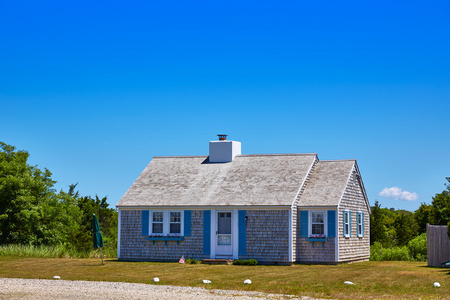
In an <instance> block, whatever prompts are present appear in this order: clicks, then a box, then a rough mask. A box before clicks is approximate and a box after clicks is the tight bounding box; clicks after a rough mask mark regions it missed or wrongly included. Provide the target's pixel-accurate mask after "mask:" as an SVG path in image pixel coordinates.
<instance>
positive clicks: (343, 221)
mask: <svg viewBox="0 0 450 300" xmlns="http://www.w3.org/2000/svg"><path fill="white" fill-rule="evenodd" d="M345 213H346V211H345V210H344V211H343V212H342V223H343V224H344V228H343V230H342V232H343V233H344V237H345V225H346V224H347V222H346V220H345Z"/></svg>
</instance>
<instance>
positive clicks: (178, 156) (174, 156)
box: [153, 155, 208, 158]
mask: <svg viewBox="0 0 450 300" xmlns="http://www.w3.org/2000/svg"><path fill="white" fill-rule="evenodd" d="M202 157H203V158H204V157H208V155H172V156H170V155H168V156H153V158H202Z"/></svg>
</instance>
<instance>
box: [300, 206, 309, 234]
mask: <svg viewBox="0 0 450 300" xmlns="http://www.w3.org/2000/svg"><path fill="white" fill-rule="evenodd" d="M300 237H308V211H307V210H302V211H300Z"/></svg>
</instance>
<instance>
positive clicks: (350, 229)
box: [348, 210, 352, 236]
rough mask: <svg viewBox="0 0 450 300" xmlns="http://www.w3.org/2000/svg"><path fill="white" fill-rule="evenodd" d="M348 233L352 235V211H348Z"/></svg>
mask: <svg viewBox="0 0 450 300" xmlns="http://www.w3.org/2000/svg"><path fill="white" fill-rule="evenodd" d="M348 235H349V236H352V211H351V210H349V211H348Z"/></svg>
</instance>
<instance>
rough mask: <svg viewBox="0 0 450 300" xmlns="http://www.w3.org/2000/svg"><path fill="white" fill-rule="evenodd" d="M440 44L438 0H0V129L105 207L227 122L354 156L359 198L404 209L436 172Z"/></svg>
mask: <svg viewBox="0 0 450 300" xmlns="http://www.w3.org/2000/svg"><path fill="white" fill-rule="evenodd" d="M449 53H450V2H448V1H445V0H442V1H439V0H429V1H384V0H381V1H371V2H368V1H344V2H336V1H284V2H283V1H127V2H124V1H62V2H61V1H46V0H42V1H37V2H36V1H20V0H19V1H8V0H5V1H2V2H0V141H3V142H5V143H7V144H11V145H14V146H16V147H17V148H18V149H24V150H27V151H29V153H30V155H31V156H30V163H31V164H33V165H38V166H39V167H42V168H44V167H46V168H48V169H49V170H50V171H51V172H52V173H53V178H54V179H55V180H57V181H58V184H57V185H56V187H57V189H58V190H59V189H64V190H67V186H68V185H69V184H72V183H77V182H78V188H79V190H80V193H81V194H82V195H92V196H94V195H95V194H98V195H99V196H101V197H103V196H105V195H107V196H108V199H109V203H110V205H111V206H114V205H115V204H116V203H117V201H118V200H119V199H120V197H121V196H122V195H123V193H125V191H126V190H127V189H128V187H129V186H130V185H131V184H132V182H133V181H134V180H135V179H136V177H137V176H138V175H139V174H140V172H141V171H142V170H143V169H144V168H145V166H146V165H147V164H148V163H149V162H150V160H151V159H152V157H153V156H157V155H207V153H208V142H209V141H210V140H215V139H216V134H218V133H226V134H228V135H229V139H232V140H237V141H240V142H242V152H243V154H258V153H310V152H314V153H318V155H319V158H320V159H321V160H325V159H349V158H356V159H357V160H358V164H359V167H360V170H361V174H362V177H363V180H364V183H365V186H366V189H367V194H368V196H369V200H370V202H371V204H373V203H374V201H375V200H378V201H379V202H380V203H381V205H382V206H383V207H394V208H401V209H408V210H415V209H417V208H418V207H419V205H420V203H421V202H427V203H430V202H431V200H432V199H431V197H432V196H434V195H435V194H436V193H439V192H441V191H442V190H443V189H444V188H445V187H444V183H445V182H446V181H445V177H446V176H450V157H449V154H450V134H449V125H450V121H449V117H448V112H449V109H450V71H449V70H450V55H449ZM383 190H384V192H382V191H383Z"/></svg>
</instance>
